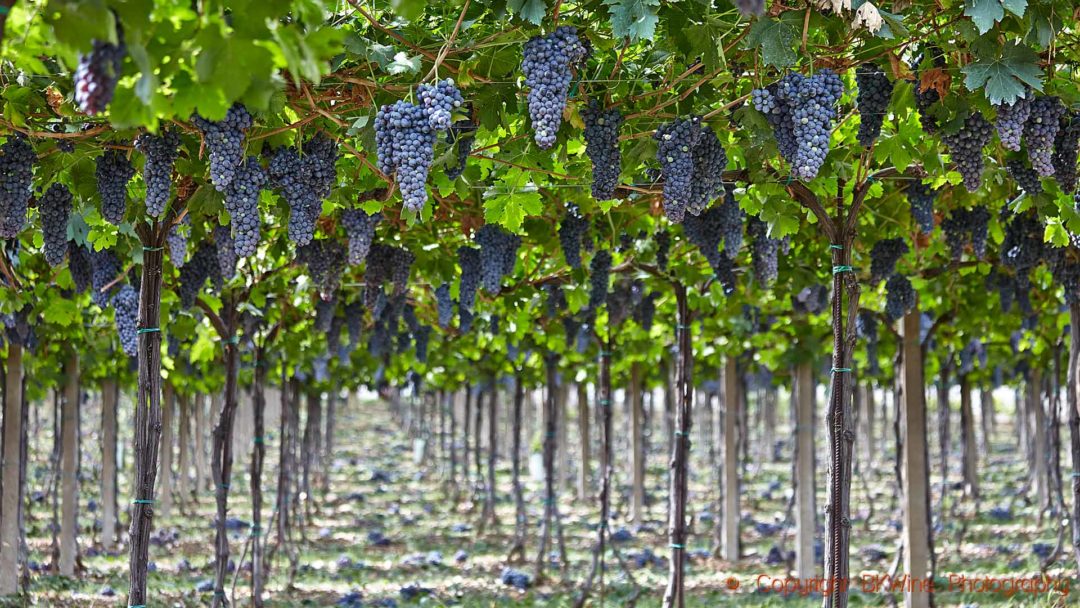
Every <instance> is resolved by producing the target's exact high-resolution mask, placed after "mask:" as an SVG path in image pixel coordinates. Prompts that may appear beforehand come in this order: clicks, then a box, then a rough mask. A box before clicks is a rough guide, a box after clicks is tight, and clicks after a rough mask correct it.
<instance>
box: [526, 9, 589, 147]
mask: <svg viewBox="0 0 1080 608" xmlns="http://www.w3.org/2000/svg"><path fill="white" fill-rule="evenodd" d="M587 55H588V50H587V49H586V47H585V45H584V44H582V43H581V40H579V39H578V34H577V28H575V27H573V26H569V25H563V26H560V27H558V28H556V29H555V31H554V32H552V33H550V34H548V35H546V36H534V37H532V38H530V39H529V41H528V42H526V43H525V48H524V56H523V59H522V62H521V71H522V73H523V74H525V86H527V87H529V93H528V97H527V99H528V103H529V118H530V119H532V124H533V130H534V131H535V134H534V139H535V140H536V143H537V145H539V146H540V148H541V149H542V150H547V149H549V148H551V146H553V145H555V136H556V134H557V133H558V131H559V127H560V126H561V125H562V115H563V108H565V107H566V98H567V95H568V94H569V92H570V81H571V80H572V79H573V74H572V73H571V66H573V65H575V64H577V63H580V62H581V61H582V60H583V59H585V57H586V56H587Z"/></svg>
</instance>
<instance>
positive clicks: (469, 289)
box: [457, 245, 483, 326]
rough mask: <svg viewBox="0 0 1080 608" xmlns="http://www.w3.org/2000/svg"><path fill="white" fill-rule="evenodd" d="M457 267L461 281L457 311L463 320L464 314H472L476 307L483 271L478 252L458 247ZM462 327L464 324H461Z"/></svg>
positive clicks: (472, 248)
mask: <svg viewBox="0 0 1080 608" xmlns="http://www.w3.org/2000/svg"><path fill="white" fill-rule="evenodd" d="M457 253H458V266H460V267H461V281H460V283H459V284H458V311H459V315H460V316H462V319H464V315H465V313H470V314H471V313H472V309H473V307H474V306H475V305H476V292H477V291H478V290H479V289H480V275H481V273H482V269H483V263H482V262H481V256H480V250H479V249H476V248H474V247H467V246H465V245H462V246H461V247H458V250H457ZM462 325H463V326H464V323H462Z"/></svg>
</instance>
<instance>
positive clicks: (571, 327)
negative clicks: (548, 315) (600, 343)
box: [562, 314, 580, 348]
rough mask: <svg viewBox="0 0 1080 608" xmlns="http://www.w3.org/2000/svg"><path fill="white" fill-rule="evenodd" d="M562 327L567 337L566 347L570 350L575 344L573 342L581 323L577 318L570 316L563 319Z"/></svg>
mask: <svg viewBox="0 0 1080 608" xmlns="http://www.w3.org/2000/svg"><path fill="white" fill-rule="evenodd" d="M562 326H563V335H564V336H565V337H566V347H567V348H570V345H571V344H573V340H574V339H575V338H576V337H577V335H578V327H579V326H580V323H579V322H578V320H577V319H576V318H574V315H569V314H568V315H566V316H565V317H563V318H562Z"/></svg>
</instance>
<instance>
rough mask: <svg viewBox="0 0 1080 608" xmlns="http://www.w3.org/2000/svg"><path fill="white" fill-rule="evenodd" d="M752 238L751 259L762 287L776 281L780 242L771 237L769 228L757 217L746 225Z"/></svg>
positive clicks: (755, 274) (755, 276)
mask: <svg viewBox="0 0 1080 608" xmlns="http://www.w3.org/2000/svg"><path fill="white" fill-rule="evenodd" d="M746 233H747V235H749V236H750V239H751V241H750V259H751V261H752V263H753V266H754V278H755V279H756V280H757V282H758V284H759V285H761V286H762V287H764V286H766V285H769V284H770V283H772V282H773V281H775V280H776V276H777V268H778V255H779V252H780V240H779V239H774V238H772V237H770V236H769V226H768V224H766V223H765V222H763V221H761V219H760V218H758V217H756V216H751V218H750V220H749V221H748V222H747V224H746Z"/></svg>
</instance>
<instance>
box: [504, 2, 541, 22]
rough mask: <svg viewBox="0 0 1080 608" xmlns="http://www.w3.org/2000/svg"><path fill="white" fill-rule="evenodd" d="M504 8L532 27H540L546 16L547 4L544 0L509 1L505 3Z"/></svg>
mask: <svg viewBox="0 0 1080 608" xmlns="http://www.w3.org/2000/svg"><path fill="white" fill-rule="evenodd" d="M506 8H508V9H510V12H511V13H514V14H515V15H517V16H518V17H521V18H522V19H524V20H525V21H528V22H529V23H531V24H533V25H540V23H541V22H542V21H543V20H544V15H546V14H547V3H545V2H544V0H510V1H509V2H507V3H506Z"/></svg>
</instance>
